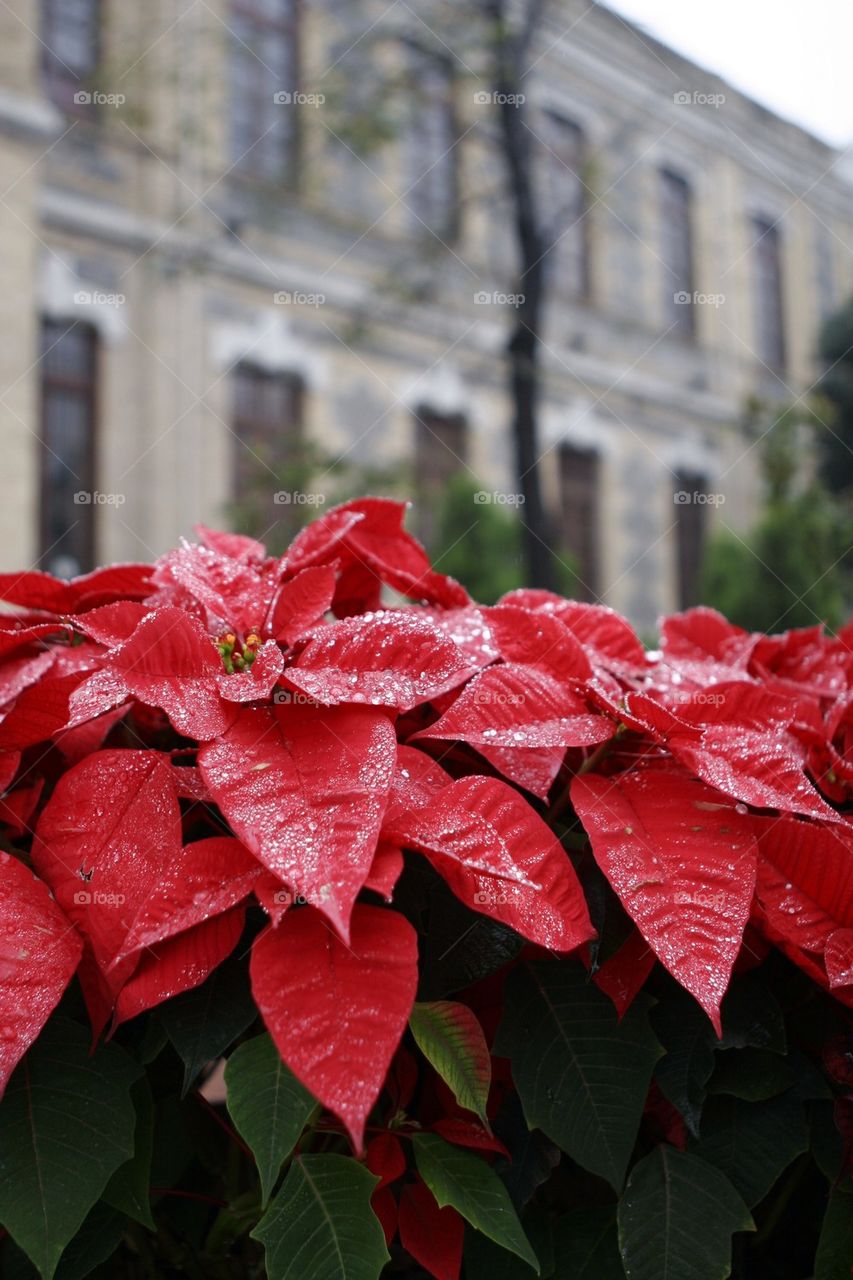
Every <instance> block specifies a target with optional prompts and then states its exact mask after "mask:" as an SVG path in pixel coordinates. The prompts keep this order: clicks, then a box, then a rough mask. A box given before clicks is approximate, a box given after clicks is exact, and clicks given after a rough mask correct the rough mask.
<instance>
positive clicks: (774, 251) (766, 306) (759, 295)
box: [752, 218, 785, 370]
mask: <svg viewBox="0 0 853 1280" xmlns="http://www.w3.org/2000/svg"><path fill="white" fill-rule="evenodd" d="M752 230H753V235H754V237H755V245H754V248H753V257H754V271H755V277H754V278H755V340H756V346H757V351H756V354H757V355H758V357H759V359H760V360H763V361H764V363H765V364H766V365H768V366H769V367H770V368H771V369H775V370H781V369H784V367H785V323H784V319H783V313H782V238H781V236H780V234H779V228H778V226H776V224H775V223H773V222H770V221H769V220H768V219H767V218H754V219H753V222H752Z"/></svg>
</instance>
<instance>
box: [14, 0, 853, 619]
mask: <svg viewBox="0 0 853 1280" xmlns="http://www.w3.org/2000/svg"><path fill="white" fill-rule="evenodd" d="M463 8H464V6H451V7H450V8H449V9H448V7H447V6H445V5H444V4H442V3H440V2H438V0H436V3H434V4H432V3H427V4H424V5H421V6H419V7H418V8H417V11H415V10H414V9H413V8H411V7H410V6H408V5H407V4H404V3H402V0H398V2H397V3H394V4H392V5H391V7H390V8H389V7H388V6H387V4H385V3H376V4H374V3H373V2H372V0H350V2H349V3H347V4H343V3H340V2H332V0H204V2H202V0H147V3H146V4H144V5H143V4H138V3H131V0H16V4H15V6H14V11H13V9H12V8H11V7H9V6H2V7H0V255H2V267H3V281H4V289H3V291H2V294H1V295H0V309H2V310H0V333H2V337H3V340H2V343H0V412H2V461H3V465H2V473H0V476H1V477H2V478H0V561H2V567H3V568H4V569H6V568H16V567H26V566H38V567H42V568H47V569H51V570H53V571H54V572H62V573H71V572H79V571H81V570H84V569H86V568H89V567H91V566H92V564H93V563H95V562H100V561H104V560H111V559H120V560H135V559H140V558H143V559H148V558H150V557H151V556H152V555H155V554H159V553H160V552H161V551H162V550H164V549H165V548H166V547H167V546H169V545H171V544H172V543H173V542H174V541H175V540H176V538H178V537H179V536H180V535H181V534H187V533H189V532H190V530H191V527H192V524H193V523H194V522H195V521H197V520H201V521H203V522H205V523H209V524H220V525H221V524H223V523H226V522H227V521H228V520H229V518H232V514H231V513H233V511H234V509H235V505H236V506H237V507H239V504H240V502H241V500H243V499H245V497H246V494H247V493H249V492H251V494H252V495H253V501H255V502H257V501H258V500H260V503H261V507H262V509H263V510H262V519H261V526H262V527H261V529H260V530H259V531H260V532H263V529H264V527H265V526H266V525H268V526H269V527H270V528H271V529H274V528H275V527H276V524H277V522H281V521H283V520H285V519H289V518H290V517H291V515H292V511H288V510H287V509H286V508H287V507H288V506H290V507H291V508H292V507H293V506H294V505H299V504H302V505H305V506H311V505H312V504H316V505H317V506H319V504H320V503H321V502H322V501H324V500H328V501H332V500H334V497H335V484H336V476H337V475H338V474H339V472H340V471H341V470H342V469H345V468H346V467H352V468H355V469H356V471H357V470H358V469H369V468H370V469H386V470H393V468H394V467H399V468H401V469H403V470H406V469H408V474H409V475H410V476H411V480H412V485H413V487H414V491H415V493H416V494H417V495H420V497H421V499H422V502H423V508H424V513H425V514H424V516H423V517H422V519H423V521H424V527H425V529H426V531H427V532H429V525H430V518H431V515H433V514H434V510H435V506H436V503H437V502H438V500H439V499H440V496H441V494H442V492H443V489H444V487H445V486H446V483H447V481H448V479H449V478H450V477H451V476H452V475H453V474H455V473H456V472H458V471H460V470H461V471H463V472H465V473H469V474H470V476H471V479H472V484H473V486H474V487H476V488H477V489H478V490H479V491H480V492H479V493H478V499H479V501H481V502H483V501H490V502H504V503H507V504H508V505H511V504H512V502H513V500H514V495H515V494H516V491H517V489H518V481H517V479H516V478H515V477H514V475H513V466H512V448H511V441H510V438H509V434H508V422H509V404H508V401H507V397H506V393H505V390H504V377H505V371H504V367H503V361H502V352H503V348H504V346H505V343H506V339H507V334H508V332H509V327H510V324H511V318H512V315H511V312H512V306H513V298H514V295H515V294H516V293H517V292H518V290H519V289H522V290H523V281H522V282H521V284H519V282H518V280H517V278H516V273H515V269H514V261H515V253H514V246H513V240H512V234H511V212H510V207H509V204H508V202H507V199H506V196H505V192H504V177H503V170H502V166H501V157H500V153H499V146H498V140H497V123H496V105H495V102H494V95H493V93H492V86H491V81H490V78H489V70H488V60H487V58H486V56H485V52H484V51H485V48H486V39H485V37H484V33H483V30H482V28H478V19H477V18H476V15H475V14H474V13H472V12H469V13H468V14H467V15H466V16H464V17H463V16H461V15H460V13H459V10H461V9H463ZM445 10H448V12H452V13H453V16H452V17H450V18H449V17H448V14H447V12H445ZM534 59H535V61H534ZM522 87H523V94H524V97H525V99H526V101H525V104H524V110H525V120H526V123H525V128H526V130H527V132H528V133H529V145H530V149H531V157H532V158H533V162H534V164H535V167H536V172H537V175H538V176H537V183H538V187H539V190H540V193H541V198H542V200H543V203H544V205H545V206H546V207H547V209H548V210H549V213H550V215H551V217H552V226H553V235H552V237H551V240H550V242H549V250H548V254H547V257H548V279H549V285H550V289H549V304H548V314H547V327H546V330H545V333H544V343H545V349H544V361H543V363H544V371H545V372H544V376H545V383H546V390H545V402H544V405H543V411H542V436H543V438H542V449H543V458H542V464H541V466H542V477H543V483H544V486H545V491H546V496H547V501H548V504H549V508H550V511H551V514H552V519H553V523H554V527H555V529H556V530H557V536H558V539H559V545H560V547H561V548H565V549H566V550H567V551H568V552H570V553H571V556H572V558H573V560H574V562H575V564H576V566H577V568H578V571H579V574H580V578H581V580H582V582H583V584H584V585H583V591H584V593H585V594H586V595H587V596H588V598H590V599H601V600H603V601H604V602H605V603H608V604H611V605H613V606H615V607H617V608H620V609H623V610H624V611H626V612H627V613H629V614H630V615H631V616H632V617H633V618H634V619H635V620H636V621H637V622H638V623H639V624H640V625H643V626H650V625H652V624H653V622H654V619H655V616H656V615H657V614H658V613H659V612H661V611H662V610H666V609H670V608H673V607H676V606H677V605H679V604H680V603H686V602H689V601H690V598H691V593H692V592H693V591H694V590H695V579H696V570H697V564H698V560H699V557H700V554H701V546H702V542H703V539H704V538H705V537H706V535H707V532H708V529H709V527H710V526H711V525H712V524H713V523H714V522H717V523H719V522H724V523H725V524H727V525H728V526H729V527H730V528H732V529H733V530H735V531H739V530H740V531H742V530H743V529H745V528H746V526H747V525H748V524H749V522H750V520H751V518H752V516H753V515H754V512H755V509H756V503H757V501H758V498H759V493H760V475H759V471H760V468H759V454H760V445H759V443H758V442H757V441H756V439H755V437H754V436H752V435H750V434H749V433H748V432H747V431H746V429H745V428H744V426H743V425H742V424H743V419H744V413H743V409H744V404H745V403H746V401H747V400H748V398H749V397H751V396H755V395H759V396H763V397H766V398H769V399H771V400H778V401H780V402H783V401H784V402H790V401H794V400H796V399H797V398H798V397H800V396H802V395H803V394H804V393H806V392H807V390H808V388H809V387H810V386H811V384H812V383H813V381H814V378H815V376H816V372H817V370H816V367H815V351H814V347H815V340H816V333H817V330H818V327H819V325H820V322H821V319H822V318H823V317H824V316H825V315H826V314H828V312H829V311H831V310H832V309H833V307H835V306H836V305H838V304H840V303H841V302H842V301H843V300H844V299H845V297H846V296H847V295H848V294H849V292H850V291H851V288H853V267H851V254H850V249H849V246H850V244H851V235H853V211H851V199H850V197H851V185H850V181H849V178H848V177H845V171H847V172H849V168H848V166H847V164H846V160H845V158H844V157H843V156H841V155H840V154H839V153H837V152H835V151H834V150H833V149H832V148H830V147H828V146H826V145H824V144H823V143H822V142H820V141H819V140H817V139H816V138H814V137H812V136H811V135H809V134H808V133H806V132H804V131H803V130H801V129H799V128H798V127H795V126H794V125H792V124H789V123H787V122H785V121H783V120H781V119H779V118H778V117H776V116H774V115H773V114H772V113H770V112H768V111H767V110H765V109H763V108H761V107H759V106H758V105H756V104H755V103H754V102H752V101H751V100H749V99H748V98H746V97H744V96H743V95H741V94H739V93H737V92H736V91H734V90H733V89H732V88H731V87H730V86H728V85H727V84H725V83H724V82H722V81H720V80H718V79H717V78H715V77H714V76H712V75H711V74H710V73H708V72H707V71H705V70H703V69H701V68H699V67H697V66H696V65H694V64H693V63H691V62H689V61H686V60H685V59H683V58H681V57H680V56H678V55H676V54H675V53H673V52H672V51H671V50H669V49H667V48H665V47H664V46H662V45H660V44H658V43H656V42H655V41H653V40H651V39H649V38H648V37H647V36H646V35H645V34H644V33H642V32H640V31H638V30H637V29H636V28H635V27H633V26H631V25H630V24H628V23H626V22H624V21H623V20H622V19H621V18H619V17H617V16H616V15H615V14H614V13H612V12H611V11H609V10H608V9H606V8H604V7H603V6H593V7H592V8H591V9H590V8H589V6H588V4H587V3H586V2H585V0H559V2H557V0H555V3H554V4H553V5H552V7H551V10H550V14H549V16H548V18H547V20H546V22H545V25H544V26H543V29H542V31H541V32H540V35H539V38H538V41H537V44H536V47H535V53H534V55H533V57H532V58H531V66H530V68H529V70H528V72H527V74H526V75H525V77H524V81H523V86H522ZM306 442H308V443H310V444H311V445H312V446H314V445H316V446H317V447H318V448H319V450H320V451H321V455H322V461H321V463H320V464H319V465H318V467H316V468H315V470H314V473H313V475H312V477H311V479H310V481H308V480H306V482H305V484H304V487H303V488H294V489H291V490H282V489H281V487H280V485H281V478H280V477H281V475H282V474H283V473H284V472H283V470H282V468H284V469H285V470H286V464H287V463H288V460H289V459H294V458H296V457H297V455H298V453H299V450H301V449H302V448H303V447H304V445H305V444H306ZM258 495H260V499H258ZM288 499H289V502H288V501H287V500H288ZM521 515H522V518H523V511H522V512H521ZM471 518H472V521H473V520H476V518H477V511H476V509H475V505H472V517H471Z"/></svg>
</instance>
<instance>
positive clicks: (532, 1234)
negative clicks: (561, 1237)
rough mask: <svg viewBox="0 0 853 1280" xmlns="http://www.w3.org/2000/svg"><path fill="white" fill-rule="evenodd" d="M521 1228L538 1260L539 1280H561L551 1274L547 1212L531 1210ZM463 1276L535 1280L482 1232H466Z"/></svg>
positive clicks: (551, 1246)
mask: <svg viewBox="0 0 853 1280" xmlns="http://www.w3.org/2000/svg"><path fill="white" fill-rule="evenodd" d="M522 1225H523V1227H524V1231H525V1234H526V1235H527V1238H528V1239H529V1241H530V1243H531V1245H532V1246H533V1249H534V1252H535V1253H536V1257H537V1258H538V1259H539V1265H540V1267H541V1268H542V1269H541V1271H540V1273H539V1274H540V1276H541V1280H551V1277H555V1276H559V1280H562V1273H557V1272H555V1270H554V1243H553V1239H552V1231H551V1222H550V1219H549V1216H548V1213H547V1211H546V1210H544V1209H537V1208H535V1207H534V1208H531V1209H530V1210H528V1212H527V1213H525V1214H524V1217H523V1219H522ZM465 1276H466V1280H535V1277H536V1272H535V1271H534V1270H533V1268H532V1267H529V1266H528V1265H527V1263H526V1262H522V1261H521V1260H520V1259H519V1258H517V1257H516V1256H515V1254H514V1253H507V1251H506V1249H502V1248H501V1247H500V1245H497V1244H495V1242H494V1240H490V1239H489V1237H488V1236H484V1235H483V1233H482V1231H466V1232H465Z"/></svg>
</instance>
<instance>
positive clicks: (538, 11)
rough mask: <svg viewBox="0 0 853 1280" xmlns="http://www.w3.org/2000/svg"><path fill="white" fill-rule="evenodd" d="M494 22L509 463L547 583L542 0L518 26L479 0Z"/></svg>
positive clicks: (551, 578) (527, 546)
mask: <svg viewBox="0 0 853 1280" xmlns="http://www.w3.org/2000/svg"><path fill="white" fill-rule="evenodd" d="M485 5H486V12H487V16H488V18H489V20H490V22H491V23H492V24H493V31H494V35H493V40H494V62H495V65H494V87H495V91H496V93H497V94H498V95H499V96H498V107H499V111H500V122H501V140H502V151H503V157H504V163H505V165H506V171H507V183H508V187H509V192H510V196H511V199H512V205H513V217H514V222H515V235H516V243H517V247H518V276H519V283H518V288H517V291H516V292H517V293H518V294H519V295H521V296H522V297H523V299H524V301H523V302H521V303H519V304H518V306H517V308H516V313H515V314H516V318H515V324H514V327H513V332H512V335H511V337H510V340H509V343H508V345H507V356H508V366H509V390H510V395H511V398H512V406H513V440H514V444H515V462H516V470H517V473H518V481H519V484H520V486H521V493H522V494H523V496H524V505H523V511H522V522H523V529H524V558H525V566H526V571H527V581H528V584H529V585H530V586H532V587H544V588H547V589H553V587H554V584H555V576H556V575H555V573H554V557H553V554H552V551H551V531H550V527H549V525H550V522H549V520H548V514H547V512H546V510H545V505H544V503H543V501H542V487H541V484H540V479H539V476H540V473H539V434H538V411H539V401H540V394H541V369H540V363H539V362H540V355H541V352H540V346H541V344H540V340H539V335H540V333H541V328H542V316H543V311H544V290H545V272H544V256H545V253H546V251H547V249H548V245H547V244H546V242H545V235H544V232H543V227H542V222H541V218H540V215H539V208H538V201H537V197H536V185H535V175H534V172H533V155H532V152H533V148H532V146H531V142H532V141H533V139H532V135H531V133H530V131H529V130H528V129H526V128H525V126H524V114H525V105H524V103H521V102H519V100H518V98H519V95H520V94H523V88H522V84H523V78H524V72H525V71H526V69H527V68H526V58H527V55H528V53H529V51H530V47H531V43H532V39H533V36H534V35H535V33H536V31H537V29H538V27H539V23H540V21H541V18H542V14H543V11H544V8H545V0H528V5H527V10H526V13H525V15H524V21H523V24H522V27H521V29H520V30H519V31H518V32H517V33H514V32H513V31H512V30H511V29H510V23H509V15H508V9H509V5H508V3H507V0H485Z"/></svg>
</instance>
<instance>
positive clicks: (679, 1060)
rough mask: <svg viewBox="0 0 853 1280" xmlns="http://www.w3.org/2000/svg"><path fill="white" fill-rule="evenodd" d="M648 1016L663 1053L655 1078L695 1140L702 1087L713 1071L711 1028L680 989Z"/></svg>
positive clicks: (712, 1031)
mask: <svg viewBox="0 0 853 1280" xmlns="http://www.w3.org/2000/svg"><path fill="white" fill-rule="evenodd" d="M649 1016H650V1018H651V1023H652V1026H653V1027H654V1029H655V1034H656V1035H657V1037H658V1039H659V1040H660V1042H661V1044H662V1045H663V1047H664V1049H665V1050H666V1053H665V1054H664V1056H663V1057H662V1058H661V1060H660V1062H658V1064H657V1066H656V1067H655V1079H656V1080H657V1082H658V1084H659V1085H660V1087H661V1090H662V1091H663V1093H664V1094H665V1096H666V1097H667V1098H668V1099H669V1101H670V1102H671V1103H672V1105H673V1106H674V1107H677V1108H678V1110H679V1112H680V1113H681V1115H682V1116H683V1117H684V1123H685V1124H686V1125H687V1128H688V1129H689V1130H690V1132H691V1133H692V1134H693V1135H694V1136H696V1137H698V1135H699V1121H700V1119H701V1117H702V1106H703V1104H704V1102H705V1093H706V1085H707V1083H708V1081H709V1079H710V1078H711V1073H712V1072H713V1070H714V1047H715V1045H716V1043H717V1037H716V1036H715V1035H714V1028H713V1027H712V1026H711V1024H710V1022H709V1021H708V1015H707V1014H706V1013H705V1012H704V1010H703V1009H702V1008H701V1007H700V1006H699V1005H698V1004H697V1003H696V1001H695V1000H694V999H693V997H692V996H690V995H688V994H687V992H686V991H682V990H680V989H678V990H675V989H674V988H673V989H672V990H671V991H669V992H668V993H667V994H666V995H665V996H664V998H663V999H662V1000H661V1002H660V1004H658V1005H656V1006H655V1007H654V1008H653V1009H652V1011H651V1013H650V1015H649Z"/></svg>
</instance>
